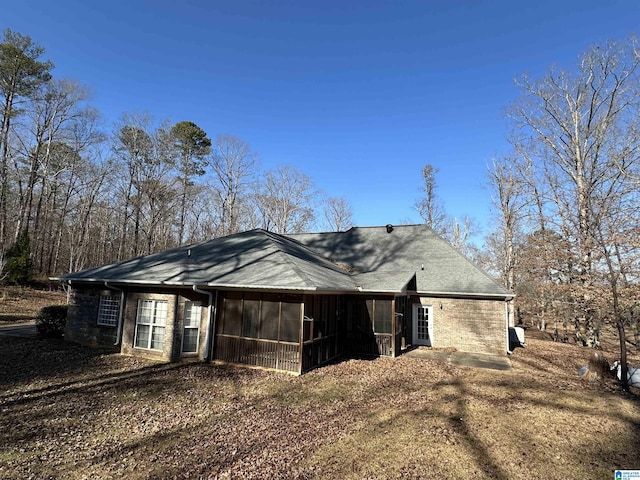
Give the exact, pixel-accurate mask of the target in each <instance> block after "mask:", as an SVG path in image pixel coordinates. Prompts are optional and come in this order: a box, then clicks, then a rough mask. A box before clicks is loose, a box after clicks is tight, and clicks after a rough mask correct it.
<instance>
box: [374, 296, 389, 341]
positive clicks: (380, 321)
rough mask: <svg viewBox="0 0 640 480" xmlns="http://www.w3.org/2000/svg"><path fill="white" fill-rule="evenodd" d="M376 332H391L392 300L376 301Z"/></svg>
mask: <svg viewBox="0 0 640 480" xmlns="http://www.w3.org/2000/svg"><path fill="white" fill-rule="evenodd" d="M375 304H376V308H375V310H376V311H375V322H374V323H375V325H374V328H375V330H374V331H375V332H376V333H391V300H376V302H375Z"/></svg>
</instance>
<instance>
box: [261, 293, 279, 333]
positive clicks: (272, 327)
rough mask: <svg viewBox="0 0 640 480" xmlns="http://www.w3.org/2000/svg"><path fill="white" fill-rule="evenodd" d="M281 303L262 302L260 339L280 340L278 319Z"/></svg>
mask: <svg viewBox="0 0 640 480" xmlns="http://www.w3.org/2000/svg"><path fill="white" fill-rule="evenodd" d="M279 316H280V302H271V301H268V300H263V301H262V308H261V309H260V338H264V339H265V340H278V318H279Z"/></svg>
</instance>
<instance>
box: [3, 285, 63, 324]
mask: <svg viewBox="0 0 640 480" xmlns="http://www.w3.org/2000/svg"><path fill="white" fill-rule="evenodd" d="M66 301H67V295H66V294H65V293H64V292H63V291H62V290H35V289H31V288H25V287H17V286H0V323H2V322H20V321H27V320H33V319H35V318H36V315H37V314H38V311H39V310H40V309H41V308H42V307H46V306H47V305H60V304H63V303H66Z"/></svg>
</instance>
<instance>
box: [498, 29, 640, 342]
mask: <svg viewBox="0 0 640 480" xmlns="http://www.w3.org/2000/svg"><path fill="white" fill-rule="evenodd" d="M639 64H640V55H638V49H637V45H636V41H635V39H633V38H632V39H630V40H629V41H627V42H625V43H622V44H620V43H615V42H611V43H608V44H607V45H603V46H601V47H595V48H592V49H590V50H589V51H588V52H587V53H586V54H585V55H584V56H583V57H582V58H581V61H580V65H579V69H578V71H577V73H575V74H574V73H571V72H562V71H559V72H558V71H555V70H552V71H551V72H550V73H549V74H548V75H546V76H545V77H543V78H542V79H541V80H537V81H535V80H530V79H529V78H527V77H524V78H523V79H522V80H521V81H520V82H519V86H520V87H521V89H522V93H523V95H522V98H521V99H520V100H518V101H517V102H516V103H515V104H514V105H513V108H512V110H511V114H510V116H511V118H512V120H513V122H514V126H515V127H516V129H517V131H518V135H517V137H515V136H514V144H515V145H516V148H517V151H518V153H519V154H520V155H521V157H522V158H528V159H530V160H531V161H530V167H531V169H532V170H533V171H534V175H533V178H535V179H536V181H537V182H540V183H538V184H537V195H538V196H537V198H536V200H537V201H538V202H539V210H540V212H541V215H544V217H545V221H546V222H548V223H550V224H554V225H556V226H557V229H558V231H559V232H560V233H561V235H562V236H563V237H564V238H566V239H567V240H568V241H569V242H570V243H571V244H572V245H573V247H574V250H575V256H576V259H577V260H576V261H577V268H576V269H575V273H574V272H571V273H572V275H573V278H572V279H571V282H575V283H576V284H578V285H580V286H581V287H582V291H583V292H584V294H583V295H582V298H581V299H580V302H579V305H578V308H577V311H578V314H579V315H580V316H581V318H578V319H577V325H579V326H580V328H578V329H577V332H576V333H577V339H578V340H579V341H581V342H582V343H584V344H586V345H591V346H597V345H598V344H599V328H598V326H597V318H596V315H595V314H594V309H593V308H592V305H591V304H592V303H593V298H592V296H591V295H590V294H589V293H588V292H589V290H590V288H591V287H592V286H593V282H594V275H595V271H594V269H595V268H596V266H597V265H596V264H595V262H594V255H595V254H596V252H597V251H598V243H597V241H596V237H597V235H596V232H597V231H598V228H599V225H598V221H599V219H602V218H604V217H603V213H604V211H603V210H602V207H603V204H602V203H601V202H600V203H599V202H597V201H596V199H597V198H606V197H607V196H608V195H611V194H613V193H614V192H616V191H617V189H618V188H619V186H620V185H621V182H622V176H620V175H618V174H619V172H620V171H621V170H633V169H634V168H635V167H634V166H633V165H637V163H638V151H637V145H638V142H639V140H640V138H639V137H638V132H640V117H639V116H638V115H637V112H638V109H639V108H640V95H639V93H640V87H639V85H640V82H639V81H638V80H639V78H638V65H639ZM529 194H530V195H533V192H531V191H530V192H529ZM581 332H583V333H581ZM581 335H584V336H583V337H582V336H581Z"/></svg>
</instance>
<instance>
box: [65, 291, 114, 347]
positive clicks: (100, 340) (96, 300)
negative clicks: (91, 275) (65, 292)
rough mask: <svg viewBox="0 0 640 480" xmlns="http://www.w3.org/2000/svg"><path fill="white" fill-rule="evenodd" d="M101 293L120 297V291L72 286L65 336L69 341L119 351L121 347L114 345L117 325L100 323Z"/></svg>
mask: <svg viewBox="0 0 640 480" xmlns="http://www.w3.org/2000/svg"><path fill="white" fill-rule="evenodd" d="M101 295H117V296H118V298H120V292H116V291H113V290H105V289H96V288H76V287H73V288H72V290H71V297H70V299H69V310H68V313H67V326H66V328H65V334H64V338H65V340H67V341H69V342H75V343H80V344H82V345H88V346H91V347H106V348H113V350H114V351H118V350H120V347H119V346H117V345H114V344H115V342H116V332H117V326H108V325H98V307H99V305H100V296H101Z"/></svg>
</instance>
